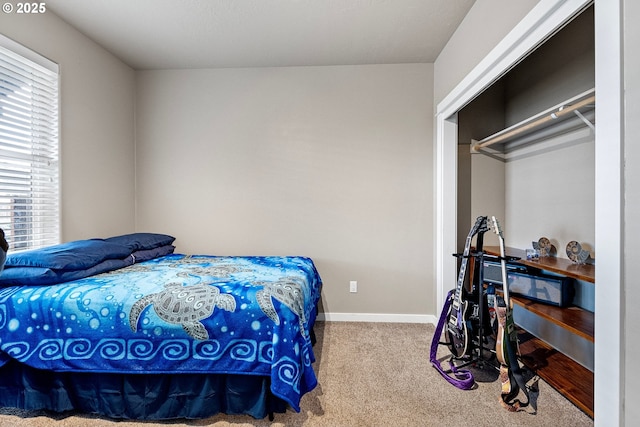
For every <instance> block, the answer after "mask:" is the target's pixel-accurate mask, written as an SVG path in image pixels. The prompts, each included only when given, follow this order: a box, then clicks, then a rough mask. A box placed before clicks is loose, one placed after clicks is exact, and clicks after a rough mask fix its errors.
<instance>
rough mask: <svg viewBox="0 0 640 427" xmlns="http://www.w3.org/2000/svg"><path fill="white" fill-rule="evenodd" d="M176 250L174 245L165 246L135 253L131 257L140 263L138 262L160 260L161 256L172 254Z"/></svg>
mask: <svg viewBox="0 0 640 427" xmlns="http://www.w3.org/2000/svg"><path fill="white" fill-rule="evenodd" d="M175 248H176V247H175V246H173V245H164V246H160V247H159V248H153V249H143V250H141V251H135V252H134V253H132V254H131V256H132V257H133V259H134V261H135V262H136V263H138V262H143V261H149V260H150V259H154V258H159V257H161V256H165V255H169V254H172V253H173V251H174V250H175Z"/></svg>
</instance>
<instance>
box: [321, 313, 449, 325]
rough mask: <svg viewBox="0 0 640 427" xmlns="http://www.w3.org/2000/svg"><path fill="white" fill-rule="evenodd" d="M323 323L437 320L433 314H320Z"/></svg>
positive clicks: (431, 321)
mask: <svg viewBox="0 0 640 427" xmlns="http://www.w3.org/2000/svg"><path fill="white" fill-rule="evenodd" d="M317 320H319V321H321V322H381V323H431V324H434V325H435V324H436V323H437V319H436V317H435V316H433V315H431V314H386V313H318V318H317Z"/></svg>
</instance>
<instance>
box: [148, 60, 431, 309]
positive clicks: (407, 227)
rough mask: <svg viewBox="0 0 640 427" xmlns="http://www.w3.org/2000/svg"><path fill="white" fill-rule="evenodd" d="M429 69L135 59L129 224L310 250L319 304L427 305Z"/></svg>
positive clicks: (202, 242) (195, 242)
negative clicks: (199, 66) (139, 62)
mask: <svg viewBox="0 0 640 427" xmlns="http://www.w3.org/2000/svg"><path fill="white" fill-rule="evenodd" d="M432 76H433V69H432V65H429V64H418V65H411V64H409V65H375V66H337V67H289V68H257V69H217V70H170V71H141V72H138V73H137V83H136V86H137V87H136V89H137V97H136V126H137V152H136V158H137V176H136V181H137V185H138V192H137V194H138V197H137V216H136V228H137V229H138V230H158V231H164V232H168V233H171V234H173V235H175V236H177V240H176V245H177V250H178V251H180V252H185V253H211V254H225V255H227V254H228V255H237V254H256V255H262V254H274V255H278V254H301V255H306V256H310V257H312V258H313V259H314V261H315V262H316V263H317V266H318V269H319V272H320V274H321V276H322V278H323V281H324V284H325V287H324V300H323V304H324V311H325V312H326V313H359V314H363V313H385V314H389V313H403V314H407V315H412V314H417V315H426V314H432V313H434V312H435V303H434V299H435V295H434V286H433V277H432V275H433V270H434V268H433V261H432V259H433V248H432V243H431V242H432V224H433V212H432V211H433V204H432V203H433V181H432V180H433V178H432V165H433V158H432V142H431V138H432V137H431V135H432V133H433V129H432V126H433V125H432V117H433V110H432V100H433V93H432ZM350 280H357V281H358V286H359V289H358V293H356V294H351V293H349V281H350ZM405 319H406V317H405Z"/></svg>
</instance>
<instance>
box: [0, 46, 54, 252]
mask: <svg viewBox="0 0 640 427" xmlns="http://www.w3.org/2000/svg"><path fill="white" fill-rule="evenodd" d="M58 168H59V162H58V66H57V65H56V64H54V63H52V62H51V61H49V60H48V59H46V58H43V57H41V56H40V55H38V54H36V53H34V52H32V51H30V50H28V49H26V48H25V47H23V46H21V45H19V44H17V43H15V42H13V41H12V40H10V39H8V38H6V37H4V36H2V35H0V227H1V228H2V229H3V230H4V232H5V235H6V237H7V242H8V243H9V250H14V251H15V250H23V249H32V248H38V247H42V246H47V245H52V244H56V243H59V241H60V226H59V224H60V221H59V218H60V213H59V198H58V195H59V178H58V176H59V172H58Z"/></svg>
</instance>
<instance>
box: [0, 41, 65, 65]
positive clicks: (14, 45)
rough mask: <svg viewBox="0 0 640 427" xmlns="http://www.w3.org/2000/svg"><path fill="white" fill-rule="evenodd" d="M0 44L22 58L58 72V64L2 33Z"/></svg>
mask: <svg viewBox="0 0 640 427" xmlns="http://www.w3.org/2000/svg"><path fill="white" fill-rule="evenodd" d="M0 46H2V47H4V48H6V49H9V50H10V51H12V52H14V53H16V54H18V55H20V56H22V57H23V58H27V59H28V60H29V61H31V62H34V63H35V64H38V65H39V66H40V67H42V68H44V69H46V70H49V71H51V72H53V73H56V74H59V71H60V70H59V67H58V64H56V63H55V62H53V61H52V60H50V59H48V58H45V57H44V56H42V55H40V54H39V53H38V52H35V51H33V50H31V49H29V48H28V47H26V46H23V45H21V44H20V43H18V42H16V41H14V40H11V39H10V38H9V37H7V36H5V35H3V34H0Z"/></svg>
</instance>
